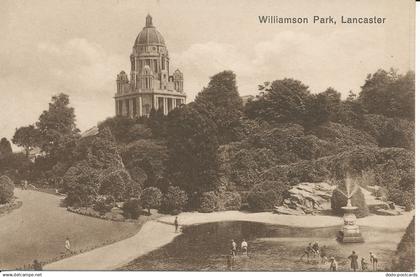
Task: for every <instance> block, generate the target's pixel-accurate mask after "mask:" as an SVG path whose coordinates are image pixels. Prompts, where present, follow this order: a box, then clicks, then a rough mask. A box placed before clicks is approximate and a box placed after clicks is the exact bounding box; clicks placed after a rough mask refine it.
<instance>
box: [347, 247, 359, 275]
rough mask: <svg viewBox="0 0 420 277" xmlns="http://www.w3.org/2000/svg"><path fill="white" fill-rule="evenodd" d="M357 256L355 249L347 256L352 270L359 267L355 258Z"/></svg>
mask: <svg viewBox="0 0 420 277" xmlns="http://www.w3.org/2000/svg"><path fill="white" fill-rule="evenodd" d="M358 258H359V257H358V256H357V255H356V251H353V252H352V254H351V255H350V256H349V257H348V259H350V268H351V269H352V270H353V271H356V270H357V269H358V267H359V265H358V262H357V259H358Z"/></svg>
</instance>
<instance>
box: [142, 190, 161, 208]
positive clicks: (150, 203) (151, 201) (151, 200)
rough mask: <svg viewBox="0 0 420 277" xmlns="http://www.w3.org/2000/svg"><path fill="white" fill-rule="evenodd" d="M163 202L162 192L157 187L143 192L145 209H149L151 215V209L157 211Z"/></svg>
mask: <svg viewBox="0 0 420 277" xmlns="http://www.w3.org/2000/svg"><path fill="white" fill-rule="evenodd" d="M161 201H162V192H161V191H160V189H158V188H155V187H149V188H146V189H144V190H143V192H142V194H141V202H142V203H143V207H144V208H146V209H147V211H148V212H149V214H150V209H157V208H159V206H160V203H161Z"/></svg>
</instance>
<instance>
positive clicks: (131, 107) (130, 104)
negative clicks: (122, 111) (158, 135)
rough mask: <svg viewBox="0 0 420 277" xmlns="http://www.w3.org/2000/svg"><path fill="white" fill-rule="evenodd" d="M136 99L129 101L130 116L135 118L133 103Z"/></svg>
mask: <svg viewBox="0 0 420 277" xmlns="http://www.w3.org/2000/svg"><path fill="white" fill-rule="evenodd" d="M133 100H134V99H129V100H128V116H129V117H131V118H133V104H134V103H133V102H134V101H133Z"/></svg>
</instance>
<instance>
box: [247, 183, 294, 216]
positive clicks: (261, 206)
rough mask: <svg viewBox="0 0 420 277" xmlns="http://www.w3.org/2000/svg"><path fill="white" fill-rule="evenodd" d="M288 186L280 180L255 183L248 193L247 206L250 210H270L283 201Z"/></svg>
mask: <svg viewBox="0 0 420 277" xmlns="http://www.w3.org/2000/svg"><path fill="white" fill-rule="evenodd" d="M288 188H289V187H288V186H286V185H284V184H283V183H281V182H275V181H266V182H263V183H260V184H258V185H256V186H255V187H254V188H253V189H252V190H251V191H250V192H249V194H248V206H249V208H250V209H251V210H252V211H256V212H261V211H271V210H273V208H274V207H275V206H276V205H280V204H281V203H282V201H283V194H284V193H285V192H286V191H287V190H288Z"/></svg>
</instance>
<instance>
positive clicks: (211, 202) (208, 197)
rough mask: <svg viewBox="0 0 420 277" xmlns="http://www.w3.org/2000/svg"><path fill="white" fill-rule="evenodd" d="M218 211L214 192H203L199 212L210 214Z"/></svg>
mask: <svg viewBox="0 0 420 277" xmlns="http://www.w3.org/2000/svg"><path fill="white" fill-rule="evenodd" d="M217 210H218V197H217V195H216V193H215V192H214V191H209V192H204V193H203V194H202V195H201V197H200V208H199V211H200V212H202V213H211V212H214V211H217Z"/></svg>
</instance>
